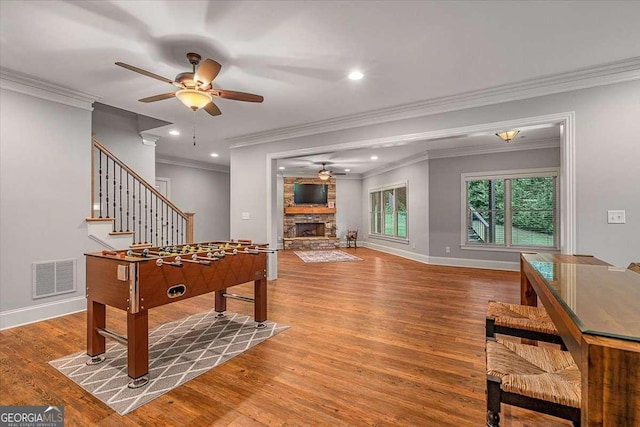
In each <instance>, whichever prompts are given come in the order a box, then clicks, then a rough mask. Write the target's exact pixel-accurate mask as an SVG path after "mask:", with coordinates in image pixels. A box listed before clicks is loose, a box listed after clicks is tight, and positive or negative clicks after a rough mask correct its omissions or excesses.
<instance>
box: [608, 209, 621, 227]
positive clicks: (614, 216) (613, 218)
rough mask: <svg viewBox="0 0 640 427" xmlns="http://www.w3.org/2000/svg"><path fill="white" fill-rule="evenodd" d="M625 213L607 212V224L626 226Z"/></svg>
mask: <svg viewBox="0 0 640 427" xmlns="http://www.w3.org/2000/svg"><path fill="white" fill-rule="evenodd" d="M625 222H626V220H625V211H623V210H622V211H607V224H624V223H625Z"/></svg>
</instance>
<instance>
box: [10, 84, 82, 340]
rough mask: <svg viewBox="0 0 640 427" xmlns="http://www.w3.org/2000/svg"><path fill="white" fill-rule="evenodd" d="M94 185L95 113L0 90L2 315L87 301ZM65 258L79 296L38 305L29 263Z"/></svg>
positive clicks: (42, 299)
mask: <svg viewBox="0 0 640 427" xmlns="http://www.w3.org/2000/svg"><path fill="white" fill-rule="evenodd" d="M90 184H91V112H90V111H89V110H84V109H80V108H76V107H71V106H67V105H63V104H59V103H55V102H52V101H46V100H43V99H40V98H35V97H31V96H28V95H25V94H23V93H16V92H13V91H9V90H4V89H3V90H1V91H0V200H1V203H0V234H1V236H2V238H1V239H0V314H2V313H5V312H6V311H8V310H13V309H18V308H25V307H29V306H34V305H40V304H46V303H51V302H57V301H60V300H66V299H71V298H74V297H83V296H84V293H85V268H84V265H85V263H84V255H83V254H84V252H86V251H87V250H91V249H92V244H91V243H90V241H89V240H88V238H87V229H86V225H85V218H86V217H87V216H89V213H90V210H91V198H90V196H91V195H90ZM61 259H75V260H76V262H77V271H76V273H77V275H76V278H77V282H76V283H77V291H76V292H74V293H69V294H63V295H58V296H53V297H47V298H41V299H37V300H33V299H32V297H31V293H32V291H31V264H32V263H33V262H41V261H53V260H61ZM43 311H45V312H46V310H43ZM2 326H5V325H0V327H2Z"/></svg>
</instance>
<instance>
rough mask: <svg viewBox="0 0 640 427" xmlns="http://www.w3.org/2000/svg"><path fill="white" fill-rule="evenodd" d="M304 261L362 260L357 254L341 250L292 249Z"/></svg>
mask: <svg viewBox="0 0 640 427" xmlns="http://www.w3.org/2000/svg"><path fill="white" fill-rule="evenodd" d="M293 253H294V254H296V255H298V257H300V259H301V260H303V261H304V262H339V261H362V259H361V258H358V257H357V256H354V255H351V254H348V253H346V252H342V251H294V252H293Z"/></svg>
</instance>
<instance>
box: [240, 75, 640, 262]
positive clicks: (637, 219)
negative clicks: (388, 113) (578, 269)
mask: <svg viewBox="0 0 640 427" xmlns="http://www.w3.org/2000/svg"><path fill="white" fill-rule="evenodd" d="M639 98H640V81H632V82H626V83H619V84H615V85H607V86H600V87H595V88H590V89H583V90H578V91H572V92H565V93H559V94H554V95H547V96H540V97H536V98H529V99H525V100H520V101H512V102H504V103H500V104H495V105H489V106H484V107H477V108H469V109H465V110H459V111H452V112H447V113H440V114H433V115H429V116H422V117H416V118H411V119H406V120H398V121H394V122H388V123H377V124H374V125H369V126H360V127H358V128H351V129H346V130H342V131H334V132H327V133H324V134H318V135H311V136H306V137H299V138H291V139H287V140H283V141H277V142H271V143H268V144H260V145H250V146H243V147H237V148H234V149H232V151H231V194H232V195H231V233H232V234H235V235H243V234H252V235H256V236H258V237H263V238H266V236H267V231H266V230H267V227H270V226H273V224H272V223H271V222H268V220H267V217H268V216H269V215H268V214H267V212H266V210H265V207H266V206H267V205H266V204H265V201H266V200H268V198H267V197H268V195H267V189H268V185H267V180H271V179H275V172H274V171H271V170H270V169H269V173H270V174H269V175H267V161H266V159H267V156H268V154H269V153H281V152H284V151H287V150H300V149H302V148H308V147H326V141H332V143H333V144H341V143H348V142H355V141H365V140H370V139H373V138H381V137H393V136H400V135H408V134H411V133H417V132H427V131H436V130H445V129H451V128H457V127H462V126H471V125H478V124H483V123H494V122H499V121H505V120H516V119H522V118H527V117H536V116H543V115H547V114H552V113H561V112H568V111H573V112H575V118H576V120H575V135H576V144H575V156H576V170H575V177H576V189H575V190H576V209H577V225H576V235H577V238H576V251H577V252H579V253H591V254H593V255H595V256H598V257H599V258H601V259H604V260H607V261H609V262H611V263H613V264H616V265H627V264H628V263H629V262H630V261H632V260H634V259H637V258H638V256H639V254H640V239H632V238H629V236H638V235H640V187H639V186H638V182H640V168H639V167H638V163H637V159H638V157H639V156H640V143H638V135H640V120H638V117H640V102H638V99H639ZM319 150H320V148H319ZM325 151H326V150H325ZM269 182H271V181H269ZM270 185H271V184H270ZM273 188H275V185H273ZM272 196H275V193H274V194H273V195H272ZM272 207H273V208H274V212H275V204H273V206H272ZM608 209H625V210H626V213H627V223H626V224H623V225H610V224H607V223H606V211H607V210H608ZM243 211H246V212H249V211H250V212H251V214H252V217H251V220H250V221H243V220H241V212H243ZM276 230H277V229H276V228H275V227H274V228H273V236H274V238H273V242H272V243H273V244H274V245H275V243H276V242H275V239H276V237H275V236H276ZM260 240H261V239H260Z"/></svg>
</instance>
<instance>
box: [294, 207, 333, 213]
mask: <svg viewBox="0 0 640 427" xmlns="http://www.w3.org/2000/svg"><path fill="white" fill-rule="evenodd" d="M284 213H285V214H288V215H296V214H334V213H336V208H328V207H326V206H288V207H286V208H284Z"/></svg>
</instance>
